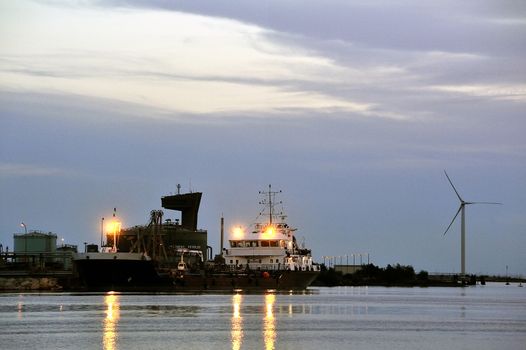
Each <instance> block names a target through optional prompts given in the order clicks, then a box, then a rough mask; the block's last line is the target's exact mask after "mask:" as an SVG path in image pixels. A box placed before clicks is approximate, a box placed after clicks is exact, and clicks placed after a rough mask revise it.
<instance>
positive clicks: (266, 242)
mask: <svg viewBox="0 0 526 350" xmlns="http://www.w3.org/2000/svg"><path fill="white" fill-rule="evenodd" d="M261 246H262V247H268V246H270V244H269V241H261Z"/></svg>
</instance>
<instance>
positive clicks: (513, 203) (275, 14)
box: [0, 0, 526, 276]
mask: <svg viewBox="0 0 526 350" xmlns="http://www.w3.org/2000/svg"><path fill="white" fill-rule="evenodd" d="M525 37H526V3H525V2H524V1H521V0H518V1H506V0H504V1H501V0H473V1H469V0H468V1H461V2H459V1H448V0H443V1H418V0H399V1H396V0H395V1H387V0H385V1H384V0H370V1H366V2H355V1H349V0H327V1H312V0H302V1H299V0H298V1H296V0H294V1H293V0H279V1H278V0H268V1H242V2H241V1H227V0H216V1H201V0H195V1H175V0H174V1H169V0H151V1H146V0H113V1H112V0H108V1H96V0H72V1H58V0H47V1H46V0H40V1H37V0H35V1H30V0H20V1H2V2H0V242H1V243H3V246H4V247H5V246H11V247H12V244H13V234H14V233H23V230H24V229H23V228H22V227H21V226H20V223H21V222H24V223H25V224H26V225H27V228H28V230H30V231H31V230H41V231H44V232H54V233H56V234H57V235H58V237H59V242H60V241H61V239H64V242H65V243H68V244H77V245H79V248H82V246H83V243H84V242H88V243H89V242H94V243H96V242H99V241H100V229H99V227H100V221H101V218H102V217H110V216H111V214H112V211H113V208H114V207H116V208H117V212H118V215H119V217H120V219H121V220H122V221H123V225H124V226H134V225H140V224H146V223H147V221H148V218H149V212H150V210H152V209H160V205H161V204H160V198H161V197H162V196H164V195H169V194H171V193H175V192H176V191H177V184H181V188H182V191H183V192H187V191H194V192H203V198H202V202H201V209H200V213H199V227H200V228H203V229H207V230H208V241H209V245H210V246H212V247H213V249H214V253H217V251H218V250H219V228H220V224H219V223H220V217H221V215H224V217H225V223H226V227H227V230H228V231H230V230H231V228H233V227H234V226H239V225H241V226H243V227H247V226H248V225H250V224H251V223H252V222H253V221H254V219H255V218H256V216H257V214H258V213H259V211H260V210H261V208H260V206H259V204H258V202H259V200H260V198H259V194H258V192H259V191H262V190H266V189H267V188H268V185H269V184H272V186H273V189H275V190H282V193H281V196H280V198H279V199H280V200H281V201H282V202H283V210H284V211H285V212H286V213H287V214H288V222H289V224H290V225H291V226H294V227H297V228H298V231H297V238H298V240H300V241H301V242H303V241H304V242H305V245H306V246H307V247H309V248H311V249H312V252H313V255H314V257H315V260H317V261H318V262H323V257H324V256H339V257H342V258H337V262H338V263H339V262H340V260H339V259H341V260H342V261H343V262H346V259H347V256H349V257H350V256H351V254H358V253H361V254H369V258H370V261H371V262H372V263H374V264H376V265H380V266H386V265H387V264H396V263H400V264H403V265H412V266H413V267H414V268H415V270H417V271H419V270H426V271H429V272H447V273H454V272H459V271H460V222H459V220H458V221H457V222H455V223H454V225H453V226H452V227H451V229H450V230H449V232H448V233H447V234H446V235H444V231H445V229H446V228H447V226H448V225H449V223H450V221H451V219H452V218H453V216H454V215H455V213H456V211H457V210H458V206H459V201H458V198H457V196H456V194H455V192H454V191H453V189H452V188H451V186H450V185H449V183H448V181H447V178H446V177H445V174H444V170H446V171H447V172H448V174H449V176H450V178H451V180H452V181H453V183H454V184H455V187H456V188H457V190H458V192H459V193H460V195H461V196H462V198H463V199H464V200H466V201H488V202H501V203H503V205H471V206H468V207H467V209H466V223H467V226H466V227H467V229H466V232H467V238H466V239H467V253H466V254H467V271H468V272H469V273H477V274H501V275H503V274H505V272H506V266H508V267H509V273H510V274H514V275H523V276H524V275H526V258H525V256H526V137H524V135H525V133H526V120H525V118H526V113H525V112H526V59H525V56H526V40H524V38H525ZM172 217H173V218H176V217H177V215H176V213H175V212H173V213H170V212H168V211H165V218H172Z"/></svg>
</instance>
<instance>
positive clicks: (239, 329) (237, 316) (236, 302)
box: [230, 294, 243, 350]
mask: <svg viewBox="0 0 526 350" xmlns="http://www.w3.org/2000/svg"><path fill="white" fill-rule="evenodd" d="M242 301H243V296H242V295H241V294H235V295H234V296H232V307H233V312H232V319H231V328H232V330H231V332H230V334H231V338H232V350H239V349H241V344H242V343H243V318H242V317H241V312H240V309H241V302H242Z"/></svg>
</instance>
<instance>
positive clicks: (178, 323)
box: [0, 283, 526, 350]
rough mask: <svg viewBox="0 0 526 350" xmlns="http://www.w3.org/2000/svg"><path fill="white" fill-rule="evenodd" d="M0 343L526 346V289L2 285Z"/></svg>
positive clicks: (304, 347)
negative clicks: (169, 289) (155, 290)
mask: <svg viewBox="0 0 526 350" xmlns="http://www.w3.org/2000/svg"><path fill="white" fill-rule="evenodd" d="M0 349H4V350H7V349H17V350H20V349H108V350H111V349H200V350H202V349H233V350H237V349H267V350H268V349H302V350H307V349H313V350H314V349H316V350H319V349H324V350H325V349H327V350H328V349H390V350H392V349H477V350H480V349H499V350H503V349H521V350H524V349H526V288H519V287H518V286H517V285H516V284H512V285H510V286H506V285H504V284H497V283H489V284H487V285H486V286H473V287H465V288H385V287H337V288H310V289H309V290H307V291H305V292H290V293H282V292H279V293H276V292H272V291H270V292H265V293H259V294H243V293H231V294H217V293H206V294H153V295H152V294H117V293H106V294H71V293H40V294H37V293H27V294H20V293H7V294H0Z"/></svg>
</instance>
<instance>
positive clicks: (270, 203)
mask: <svg viewBox="0 0 526 350" xmlns="http://www.w3.org/2000/svg"><path fill="white" fill-rule="evenodd" d="M259 193H260V194H262V195H268V201H267V200H266V199H263V200H262V201H261V202H259V204H263V205H268V208H269V213H268V217H269V226H272V218H273V216H274V203H273V201H272V198H273V197H274V196H275V195H276V194H277V193H281V190H280V191H272V185H268V192H262V191H260V192H259ZM280 203H281V202H280ZM260 215H261V213H260Z"/></svg>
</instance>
